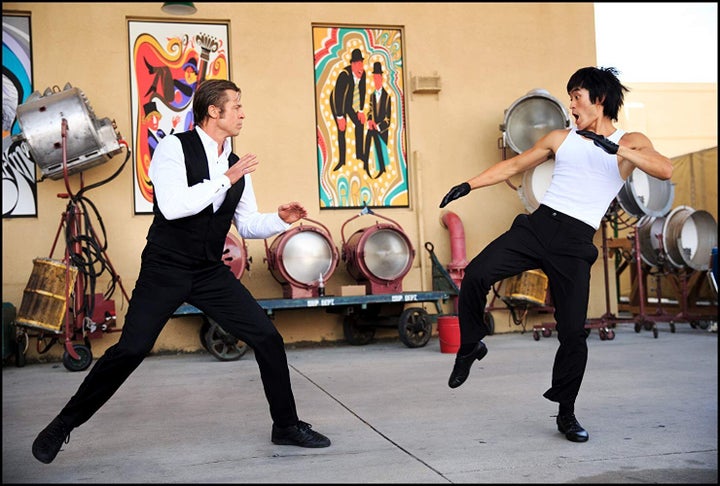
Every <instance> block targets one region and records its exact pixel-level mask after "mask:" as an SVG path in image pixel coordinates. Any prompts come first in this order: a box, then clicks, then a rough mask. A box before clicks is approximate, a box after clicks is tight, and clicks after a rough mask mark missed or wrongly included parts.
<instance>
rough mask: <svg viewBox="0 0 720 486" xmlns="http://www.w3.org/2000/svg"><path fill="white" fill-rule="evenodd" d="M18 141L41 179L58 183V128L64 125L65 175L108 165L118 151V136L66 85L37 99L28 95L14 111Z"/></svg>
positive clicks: (60, 175) (107, 121) (60, 164)
mask: <svg viewBox="0 0 720 486" xmlns="http://www.w3.org/2000/svg"><path fill="white" fill-rule="evenodd" d="M17 119H18V123H19V125H20V128H21V130H22V138H23V139H24V141H25V143H26V144H27V146H28V148H29V151H30V155H31V156H32V158H33V160H34V161H35V163H36V164H37V165H38V167H39V168H40V170H41V171H42V173H43V179H45V178H46V177H49V178H50V179H62V178H63V174H64V170H63V150H62V124H63V119H65V120H66V121H67V126H68V129H67V148H66V152H67V155H66V157H67V173H68V175H71V174H74V173H76V172H80V171H83V170H86V169H89V168H91V167H94V166H96V165H100V164H103V163H105V162H107V161H109V160H110V159H111V158H112V157H114V156H115V155H116V154H118V153H120V152H121V151H122V147H121V146H120V140H121V135H120V134H119V133H118V132H117V131H116V129H115V124H114V122H113V121H111V120H110V119H108V118H103V119H98V118H97V117H96V116H95V113H94V112H93V109H92V108H91V106H90V103H89V102H88V100H87V98H86V97H85V94H84V93H83V92H82V90H80V89H78V88H73V87H72V86H71V85H70V83H68V84H66V85H65V89H64V90H63V91H59V88H57V86H56V87H55V88H53V89H50V88H48V89H46V90H45V92H44V93H43V94H42V95H41V94H40V93H39V92H38V91H36V92H34V93H33V94H31V95H30V96H29V97H28V99H27V101H26V102H25V103H23V104H22V105H19V106H18V108H17Z"/></svg>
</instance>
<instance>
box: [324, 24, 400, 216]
mask: <svg viewBox="0 0 720 486" xmlns="http://www.w3.org/2000/svg"><path fill="white" fill-rule="evenodd" d="M313 49H314V70H315V101H316V120H317V126H316V130H317V170H318V179H319V188H320V194H319V199H320V208H321V209H329V208H362V207H365V206H367V207H408V206H409V194H408V170H407V126H406V117H405V83H404V76H405V66H404V63H403V41H402V31H401V30H400V29H393V28H383V27H380V28H367V27H357V28H353V27H328V26H313Z"/></svg>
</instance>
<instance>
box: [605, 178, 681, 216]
mask: <svg viewBox="0 0 720 486" xmlns="http://www.w3.org/2000/svg"><path fill="white" fill-rule="evenodd" d="M615 199H616V200H617V202H618V204H619V205H620V207H621V208H622V209H623V210H624V211H625V212H626V213H628V214H630V215H631V216H635V217H636V218H641V217H643V216H646V215H647V216H652V217H662V216H665V215H666V214H668V212H669V211H670V208H671V207H672V204H673V200H674V199H675V185H674V184H673V183H672V182H670V180H669V179H668V180H661V179H658V178H656V177H653V176H651V175H649V174H646V173H645V172H643V171H642V170H640V169H638V168H637V167H636V168H635V169H633V171H632V173H631V174H630V177H628V178H627V179H626V180H625V183H624V184H623V186H622V187H621V188H620V191H619V192H618V194H617V197H616V198H615Z"/></svg>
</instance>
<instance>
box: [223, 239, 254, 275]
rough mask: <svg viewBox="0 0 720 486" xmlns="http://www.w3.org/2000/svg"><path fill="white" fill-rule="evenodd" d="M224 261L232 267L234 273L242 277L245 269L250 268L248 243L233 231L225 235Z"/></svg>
mask: <svg viewBox="0 0 720 486" xmlns="http://www.w3.org/2000/svg"><path fill="white" fill-rule="evenodd" d="M222 261H223V263H224V264H225V265H227V266H228V267H230V270H231V271H232V273H233V275H235V277H237V278H238V279H241V278H242V276H243V274H244V273H245V270H250V261H251V260H250V257H248V252H247V244H245V239H244V238H239V237H237V236H235V235H234V234H233V233H228V234H227V236H226V237H225V247H224V248H223V254H222Z"/></svg>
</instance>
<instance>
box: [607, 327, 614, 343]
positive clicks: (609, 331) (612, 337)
mask: <svg viewBox="0 0 720 486" xmlns="http://www.w3.org/2000/svg"><path fill="white" fill-rule="evenodd" d="M607 338H608V340H609V341H612V340H613V339H615V331H613V330H612V329H609V330H608V331H607Z"/></svg>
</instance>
